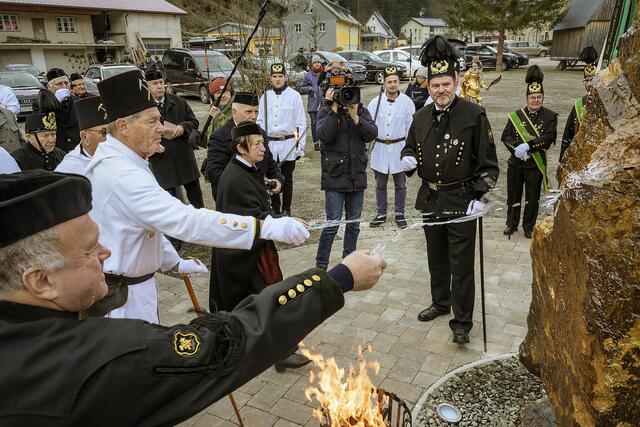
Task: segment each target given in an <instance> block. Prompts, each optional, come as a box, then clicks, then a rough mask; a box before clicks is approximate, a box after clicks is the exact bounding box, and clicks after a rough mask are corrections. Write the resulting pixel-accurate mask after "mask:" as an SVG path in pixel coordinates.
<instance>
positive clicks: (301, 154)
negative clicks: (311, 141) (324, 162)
mask: <svg viewBox="0 0 640 427" xmlns="http://www.w3.org/2000/svg"><path fill="white" fill-rule="evenodd" d="M293 157H295V158H296V160H297V159H298V158H302V157H304V150H303V149H298V150H295V151H294V152H293Z"/></svg>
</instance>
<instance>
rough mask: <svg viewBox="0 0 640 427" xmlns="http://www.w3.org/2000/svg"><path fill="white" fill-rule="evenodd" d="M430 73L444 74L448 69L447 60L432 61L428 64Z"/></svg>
mask: <svg viewBox="0 0 640 427" xmlns="http://www.w3.org/2000/svg"><path fill="white" fill-rule="evenodd" d="M429 69H430V71H431V74H444V73H446V72H447V71H449V62H447V61H433V62H432V63H431V64H429Z"/></svg>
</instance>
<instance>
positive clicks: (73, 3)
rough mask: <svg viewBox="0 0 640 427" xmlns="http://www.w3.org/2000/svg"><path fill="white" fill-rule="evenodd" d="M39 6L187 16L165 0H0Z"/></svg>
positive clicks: (2, 2)
mask: <svg viewBox="0 0 640 427" xmlns="http://www.w3.org/2000/svg"><path fill="white" fill-rule="evenodd" d="M3 5H12V6H39V7H43V6H44V7H47V6H51V7H56V8H71V9H96V11H103V10H113V11H116V10H118V11H127V12H142V13H165V14H171V15H186V14H187V12H185V11H184V10H182V9H180V8H179V7H176V6H174V5H172V4H171V3H169V2H168V1H165V0H136V1H131V0H0V6H3Z"/></svg>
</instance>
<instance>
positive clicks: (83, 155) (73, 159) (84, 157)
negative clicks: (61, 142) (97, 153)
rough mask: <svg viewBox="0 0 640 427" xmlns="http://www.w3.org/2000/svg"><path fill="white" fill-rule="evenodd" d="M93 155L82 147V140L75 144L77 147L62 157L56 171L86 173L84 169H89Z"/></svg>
mask: <svg viewBox="0 0 640 427" xmlns="http://www.w3.org/2000/svg"><path fill="white" fill-rule="evenodd" d="M90 161H91V156H90V155H89V153H87V152H86V151H85V150H84V149H83V148H82V142H81V143H80V144H78V145H76V146H75V148H74V149H73V150H71V151H69V152H68V153H67V155H66V156H64V158H63V159H62V161H61V162H60V164H59V165H58V167H56V170H55V171H56V172H62V173H75V174H77V175H84V171H85V170H86V169H87V166H88V165H89V162H90Z"/></svg>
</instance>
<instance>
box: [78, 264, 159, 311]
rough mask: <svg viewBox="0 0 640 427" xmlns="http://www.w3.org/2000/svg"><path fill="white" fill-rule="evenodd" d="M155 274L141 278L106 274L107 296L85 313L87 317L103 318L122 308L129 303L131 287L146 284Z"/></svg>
mask: <svg viewBox="0 0 640 427" xmlns="http://www.w3.org/2000/svg"><path fill="white" fill-rule="evenodd" d="M154 274H155V272H153V273H149V274H145V275H144V276H139V277H127V276H121V275H118V274H110V273H105V274H104V280H105V282H107V288H108V291H107V295H105V297H104V298H102V299H101V300H100V301H96V302H95V303H94V304H93V305H92V306H91V307H89V308H88V309H87V310H86V311H85V316H86V317H103V316H105V315H106V314H107V313H109V312H110V311H111V310H115V309H116V308H119V307H122V306H123V305H125V303H126V302H127V298H128V296H129V286H133V285H137V284H138V283H142V282H146V281H147V280H149V279H151V278H152V277H153V276H154Z"/></svg>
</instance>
